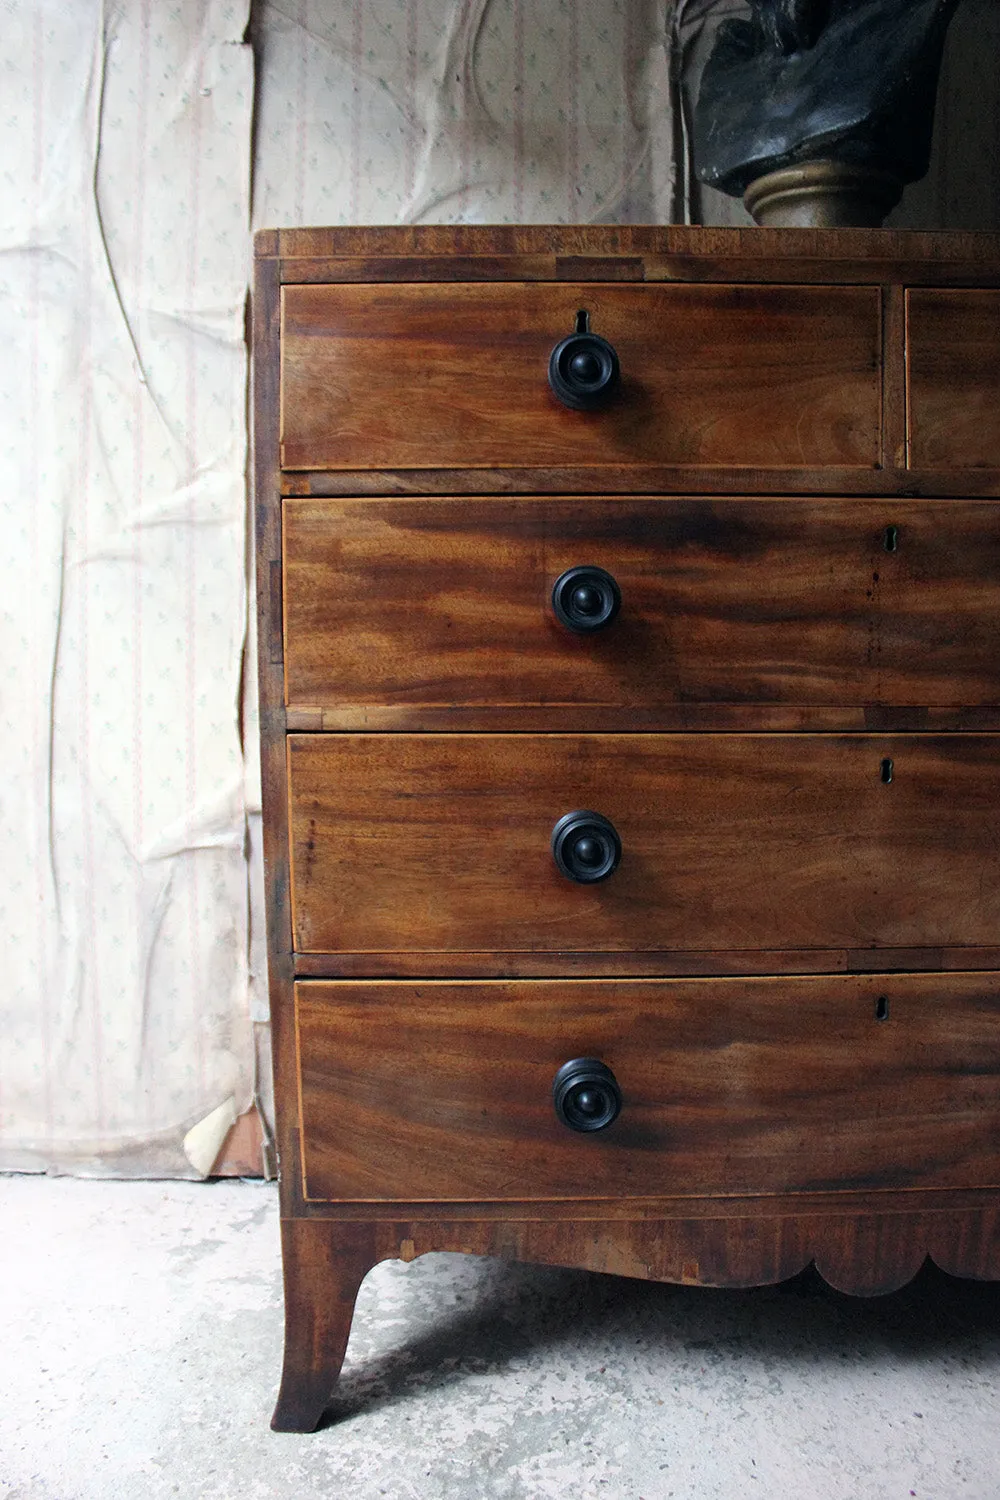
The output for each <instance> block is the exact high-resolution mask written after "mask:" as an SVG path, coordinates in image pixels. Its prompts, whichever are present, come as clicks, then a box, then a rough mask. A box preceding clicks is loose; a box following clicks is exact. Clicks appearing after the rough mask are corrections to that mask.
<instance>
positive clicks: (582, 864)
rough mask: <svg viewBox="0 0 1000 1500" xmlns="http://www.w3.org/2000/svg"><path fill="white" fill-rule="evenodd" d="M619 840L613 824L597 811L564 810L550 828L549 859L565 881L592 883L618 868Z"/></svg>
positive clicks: (619, 856) (620, 845)
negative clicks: (550, 853)
mask: <svg viewBox="0 0 1000 1500" xmlns="http://www.w3.org/2000/svg"><path fill="white" fill-rule="evenodd" d="M621 857H622V841H621V839H620V838H619V837H618V832H617V830H616V828H615V825H614V824H613V823H610V822H609V821H608V819H607V818H604V817H602V816H601V814H600V813H595V812H587V811H586V810H581V811H578V812H569V813H564V814H563V816H562V817H561V818H560V819H559V821H558V823H557V824H556V826H555V827H554V828H553V830H552V858H553V859H554V860H555V862H556V864H557V865H558V867H559V869H560V870H561V871H562V873H563V874H564V875H565V876H566V877H567V879H568V880H576V881H579V883H580V884H581V885H592V884H593V882H594V881H595V880H607V878H608V876H609V875H613V874H614V872H615V870H617V868H618V861H619V860H620V859H621Z"/></svg>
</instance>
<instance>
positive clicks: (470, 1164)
mask: <svg viewBox="0 0 1000 1500" xmlns="http://www.w3.org/2000/svg"><path fill="white" fill-rule="evenodd" d="M254 330H255V331H254V339H255V432H256V438H255V464H256V523H257V530H256V541H257V572H258V601H259V612H258V629H259V657H260V689H261V731H262V751H263V767H264V818H265V854H266V864H267V875H268V925H269V962H270V983H271V996H272V1011H273V1026H274V1038H275V1055H276V1072H277V1108H278V1129H279V1156H280V1176H281V1203H282V1236H283V1240H282V1243H283V1254H284V1266H285V1289H286V1347H285V1365H284V1376H283V1380H282V1387H281V1394H280V1396H279V1400H278V1406H277V1409H276V1412H275V1416H274V1425H275V1426H276V1427H279V1428H289V1429H295V1430H310V1429H311V1428H313V1427H314V1426H315V1425H316V1423H317V1421H318V1420H319V1417H320V1415H321V1413H322V1410H323V1407H324V1405H325V1403H326V1401H327V1399H328V1398H329V1396H330V1392H331V1389H332V1387H333V1384H334V1382H335V1380H336V1377H337V1374H338V1373H339V1369H340V1364H341V1361H342V1359H343V1355H344V1350H345V1347H346V1343H347V1337H348V1333H349V1329H350V1321H351V1314H352V1310H353V1305H354V1299H355V1296H356V1294H357V1290H358V1287H359V1286H360V1283H361V1280H362V1279H363V1277H364V1275H365V1274H366V1272H367V1271H368V1269H369V1268H370V1267H371V1266H372V1265H374V1264H375V1263H376V1262H377V1261H378V1260H380V1259H384V1258H387V1257H393V1256H402V1257H403V1258H404V1259H409V1258H412V1257H413V1256H414V1255H418V1254H421V1253H423V1252H424V1251H427V1250H435V1249H437V1250H462V1251H467V1252H470V1253H477V1254H500V1255H507V1256H512V1257H518V1258H522V1259H526V1260H535V1261H542V1262H551V1263H557V1264H564V1265H576V1266H583V1267H588V1268H591V1269H593V1270H602V1271H613V1272H617V1273H621V1274H627V1275H632V1276H643V1277H651V1278H660V1279H664V1280H676V1281H683V1282H690V1283H696V1284H702V1285H713V1286H741V1285H749V1284H753V1283H759V1282H765V1281H767V1282H770V1281H776V1280H778V1279H781V1278H783V1277H786V1276H789V1275H791V1274H793V1273H794V1272H796V1271H798V1270H800V1269H801V1268H802V1267H803V1266H804V1265H805V1264H807V1263H808V1262H809V1261H811V1260H815V1262H816V1264H817V1266H818V1267H819V1270H820V1271H821V1273H822V1274H823V1275H824V1276H825V1277H826V1278H827V1279H828V1280H829V1281H830V1282H832V1283H833V1284H834V1285H835V1286H837V1287H840V1288H842V1289H844V1290H847V1291H852V1292H858V1293H873V1292H879V1291H884V1290H888V1289H889V1288H891V1287H895V1286H897V1285H899V1284H901V1283H902V1282H904V1281H906V1280H907V1279H908V1278H910V1277H911V1276H912V1275H913V1274H914V1273H915V1272H916V1270H917V1269H918V1268H919V1266H920V1264H921V1263H922V1261H923V1260H924V1258H925V1257H926V1256H927V1255H931V1256H933V1257H934V1259H935V1260H936V1261H937V1262H938V1263H939V1264H940V1265H941V1266H943V1267H945V1268H946V1269H947V1270H949V1271H951V1272H954V1273H956V1274H959V1275H964V1276H972V1277H992V1276H995V1275H996V1274H997V1273H998V1271H1000V1217H998V1203H1000V1198H998V1194H1000V987H998V976H997V971H998V970H1000V878H998V877H1000V755H998V750H1000V241H998V240H997V239H995V238H991V237H986V236H969V235H914V234H899V233H890V232H886V231H858V232H854V231H833V232H814V231H769V230H750V231H736V230H729V231H718V230H699V229H680V228H677V229H646V228H635V229H627V228H603V229H597V228H589V229H573V228H569V229H546V228H497V229H487V228H476V229H469V228H462V229H458V228H456V229H445V228H433V229H430V228H425V229H398V230H389V229H381V230H372V229H356V230H344V229H341V230H291V231H265V232H263V233H261V234H260V235H259V236H258V239H257V259H256V284H255V298H254Z"/></svg>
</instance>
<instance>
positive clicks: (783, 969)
mask: <svg viewBox="0 0 1000 1500" xmlns="http://www.w3.org/2000/svg"><path fill="white" fill-rule="evenodd" d="M294 962H295V973H296V975H297V976H298V977H300V978H303V979H307V978H312V979H388V978H399V979H405V978H413V979H421V978H441V979H532V978H542V977H544V976H548V977H550V978H554V979H558V978H571V977H576V978H584V977H586V976H590V977H591V978H612V979H614V978H619V979H628V978H642V977H645V976H653V977H656V978H669V977H671V976H675V977H683V976H701V975H721V974H895V973H922V972H926V973H935V974H936V973H942V972H948V971H950V970H955V969H1000V948H998V947H990V948H926V947H924V948H733V949H728V950H727V949H724V948H712V949H709V950H706V951H703V952H700V953H699V952H690V953H677V952H672V953H665V952H663V951H653V952H651V953H644V952H641V951H638V950H634V951H628V952H618V953H608V952H605V953H592V952H587V951H585V950H580V949H577V950H569V951H567V950H566V949H564V948H563V949H553V950H550V951H548V952H544V953H543V952H537V951H536V952H534V953H524V952H516V951H515V952H511V951H509V950H506V951H505V950H503V949H496V948H494V949H490V950H487V951H485V952H480V953H474V952H468V951H466V952H459V953H441V952H433V951H432V952H423V953H420V952H416V953H401V952H399V951H398V950H397V951H395V952H388V953H296V954H295V956H294Z"/></svg>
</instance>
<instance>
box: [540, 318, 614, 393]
mask: <svg viewBox="0 0 1000 1500" xmlns="http://www.w3.org/2000/svg"><path fill="white" fill-rule="evenodd" d="M618 375H619V370H618V355H617V354H616V353H615V351H614V349H613V348H612V346H611V345H610V344H609V343H608V341H607V339H602V338H600V337H599V336H598V335H597V334H596V333H571V334H570V336H569V338H565V339H563V340H562V341H561V342H560V343H558V344H557V345H556V346H555V348H554V349H553V351H552V353H551V355H550V356H549V385H550V386H551V387H552V389H553V391H554V392H555V394H556V395H557V396H558V397H559V400H560V401H561V402H562V403H563V405H564V406H571V407H572V408H573V410H574V411H597V410H598V408H599V407H602V406H606V405H607V403H608V402H609V401H610V400H611V398H612V396H613V395H614V393H615V391H616V390H617V388H618Z"/></svg>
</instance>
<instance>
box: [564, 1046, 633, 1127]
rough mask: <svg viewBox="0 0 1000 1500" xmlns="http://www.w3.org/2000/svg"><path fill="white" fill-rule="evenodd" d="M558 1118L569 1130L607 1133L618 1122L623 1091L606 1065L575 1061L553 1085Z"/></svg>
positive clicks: (590, 1059) (583, 1059) (591, 1060)
mask: <svg viewBox="0 0 1000 1500" xmlns="http://www.w3.org/2000/svg"><path fill="white" fill-rule="evenodd" d="M552 1103H553V1104H554V1106H555V1111H556V1114H557V1115H558V1116H559V1118H560V1120H561V1121H562V1122H563V1124H564V1125H568V1126H569V1128H570V1130H588V1131H589V1130H607V1128H608V1126H609V1125H611V1124H613V1122H614V1121H615V1120H617V1118H618V1114H619V1112H620V1110H621V1107H622V1091H621V1089H620V1088H619V1087H618V1080H617V1078H616V1077H615V1075H614V1074H613V1073H612V1071H611V1069H610V1068H609V1067H608V1065H607V1063H602V1062H599V1061H598V1059H597V1058H596V1057H576V1058H574V1059H573V1061H572V1062H567V1063H563V1065H562V1067H561V1068H560V1069H559V1072H558V1073H557V1074H556V1076H555V1078H554V1079H553V1081H552Z"/></svg>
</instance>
